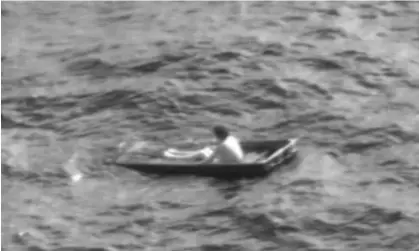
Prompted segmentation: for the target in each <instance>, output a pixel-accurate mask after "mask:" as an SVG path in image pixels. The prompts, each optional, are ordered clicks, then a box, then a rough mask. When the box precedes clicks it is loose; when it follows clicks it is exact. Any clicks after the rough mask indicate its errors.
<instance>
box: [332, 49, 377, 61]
mask: <svg viewBox="0 0 419 251" xmlns="http://www.w3.org/2000/svg"><path fill="white" fill-rule="evenodd" d="M334 55H335V56H337V57H343V58H353V59H354V60H355V61H357V62H361V63H371V64H376V63H383V62H384V61H383V60H382V59H381V58H378V57H373V56H370V55H368V53H365V52H362V51H357V50H343V51H340V52H336V53H334Z"/></svg>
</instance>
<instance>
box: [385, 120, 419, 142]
mask: <svg viewBox="0 0 419 251" xmlns="http://www.w3.org/2000/svg"><path fill="white" fill-rule="evenodd" d="M385 133H386V134H387V135H390V136H392V137H393V138H396V139H398V141H399V142H403V143H408V142H415V143H418V142H419V135H418V134H417V132H407V131H405V130H403V128H402V127H400V126H399V125H395V124H393V125H391V126H389V127H387V128H385Z"/></svg>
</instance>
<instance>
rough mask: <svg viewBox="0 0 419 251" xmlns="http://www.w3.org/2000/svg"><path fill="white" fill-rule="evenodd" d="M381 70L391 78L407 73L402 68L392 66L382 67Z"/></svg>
mask: <svg viewBox="0 0 419 251" xmlns="http://www.w3.org/2000/svg"><path fill="white" fill-rule="evenodd" d="M381 72H382V74H383V75H384V76H386V77H389V78H401V77H404V76H405V75H406V73H405V72H403V70H402V69H395V68H390V67H383V68H381Z"/></svg>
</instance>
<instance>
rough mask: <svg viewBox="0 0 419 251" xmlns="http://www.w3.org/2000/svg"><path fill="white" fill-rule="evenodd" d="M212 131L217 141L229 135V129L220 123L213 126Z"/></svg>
mask: <svg viewBox="0 0 419 251" xmlns="http://www.w3.org/2000/svg"><path fill="white" fill-rule="evenodd" d="M212 132H213V133H214V135H215V137H216V138H217V140H219V141H224V140H225V139H226V138H227V137H228V136H229V135H230V132H229V130H228V129H227V128H226V127H225V126H222V125H217V126H214V127H213V128H212Z"/></svg>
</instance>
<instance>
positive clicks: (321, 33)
mask: <svg viewBox="0 0 419 251" xmlns="http://www.w3.org/2000/svg"><path fill="white" fill-rule="evenodd" d="M301 36H302V37H310V38H314V39H321V40H336V39H339V38H347V37H348V34H347V33H346V32H345V31H344V30H343V29H342V28H318V29H315V30H311V31H308V32H305V33H303V34H301Z"/></svg>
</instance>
